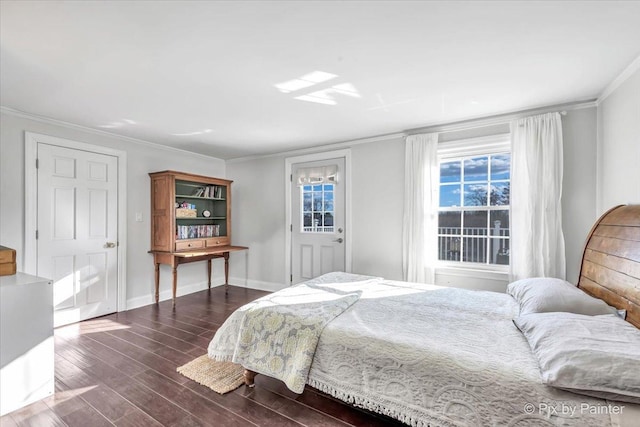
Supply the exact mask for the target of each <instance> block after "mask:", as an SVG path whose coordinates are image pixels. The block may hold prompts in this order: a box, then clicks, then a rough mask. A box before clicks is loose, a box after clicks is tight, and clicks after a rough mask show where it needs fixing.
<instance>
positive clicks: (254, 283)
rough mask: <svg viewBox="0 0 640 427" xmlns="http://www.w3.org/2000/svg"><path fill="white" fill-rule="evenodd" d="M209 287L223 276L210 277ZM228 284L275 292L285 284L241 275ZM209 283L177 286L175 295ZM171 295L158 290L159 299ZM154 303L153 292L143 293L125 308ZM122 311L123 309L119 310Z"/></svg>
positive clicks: (198, 289)
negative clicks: (246, 277)
mask: <svg viewBox="0 0 640 427" xmlns="http://www.w3.org/2000/svg"><path fill="white" fill-rule="evenodd" d="M211 283H212V285H211V287H212V288H214V287H216V286H222V285H223V284H224V277H223V276H219V277H217V276H214V277H212V278H211ZM229 284H230V285H232V286H238V287H241V288H249V289H257V290H260V291H268V292H275V291H279V290H280V289H284V288H286V287H287V285H284V284H282V283H275V282H263V281H261V280H253V279H245V278H241V277H229ZM208 287H209V285H208V284H207V282H199V283H194V284H193V285H186V286H178V289H177V290H176V296H178V297H181V296H183V295H189V294H192V293H194V292H200V291H204V290H205V289H207V288H208ZM172 297H173V295H172V293H171V289H165V290H162V291H160V301H166V300H169V299H171V298H172ZM154 303H155V299H154V297H153V294H149V295H143V296H141V297H136V298H131V299H128V300H127V307H126V308H125V310H133V309H134V308H139V307H144V306H145V305H151V304H154ZM121 311H124V310H121Z"/></svg>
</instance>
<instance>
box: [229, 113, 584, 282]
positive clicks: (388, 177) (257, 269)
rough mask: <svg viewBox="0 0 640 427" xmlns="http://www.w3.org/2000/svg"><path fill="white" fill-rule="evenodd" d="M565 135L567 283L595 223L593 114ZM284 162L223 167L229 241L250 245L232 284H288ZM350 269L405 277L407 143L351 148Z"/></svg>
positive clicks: (570, 117) (235, 266) (578, 116)
mask: <svg viewBox="0 0 640 427" xmlns="http://www.w3.org/2000/svg"><path fill="white" fill-rule="evenodd" d="M562 122H563V132H564V177H565V180H564V186H563V221H564V224H565V240H566V246H567V255H566V256H567V278H568V280H570V281H576V280H577V276H578V272H579V268H580V266H579V263H580V259H581V257H582V246H583V244H584V239H585V237H586V234H587V233H588V231H589V228H590V227H591V225H592V223H593V221H594V220H595V192H594V191H593V189H594V188H595V174H593V173H591V172H590V171H595V167H596V108H595V107H591V108H585V109H581V110H572V111H569V112H568V113H567V115H566V116H563V118H562ZM508 130H509V127H508V125H499V126H492V127H485V128H481V129H476V130H466V131H459V132H455V133H454V132H450V133H447V134H444V135H443V138H442V139H443V140H452V139H460V138H471V137H476V136H484V135H490V134H497V133H504V132H508ZM284 159H285V156H284V155H281V156H275V157H265V158H258V159H252V160H247V161H234V162H228V163H227V177H228V178H229V179H232V180H234V184H233V186H234V187H233V188H234V202H233V204H234V206H233V209H234V210H233V233H234V234H233V235H234V243H235V244H240V245H247V246H249V247H250V249H249V251H248V252H247V254H246V256H245V257H231V275H232V277H234V276H236V275H238V276H239V277H247V278H248V280H243V279H241V278H235V277H234V282H233V283H238V284H243V285H245V286H256V287H262V288H265V289H280V288H282V287H284V286H286V285H285V283H286V281H285V271H284V268H285V259H284V256H285V253H284V251H285V212H284V209H285V200H284V197H285V176H284V173H285V171H284ZM351 163H352V170H351V176H352V207H353V216H352V221H353V223H352V230H351V232H352V239H353V241H352V248H353V250H352V257H353V258H352V260H353V268H352V271H353V272H355V273H361V274H370V275H375V276H383V277H386V278H389V279H396V280H401V279H402V216H403V198H404V140H403V139H402V138H391V139H388V140H383V141H377V142H370V143H365V144H358V145H353V146H352V147H351ZM436 281H437V283H439V284H444V285H450V286H460V287H469V288H479V289H489V290H495V291H504V289H505V288H506V285H507V279H506V277H505V276H504V275H496V274H486V273H477V275H476V278H475V279H474V280H473V281H470V280H469V279H468V277H466V276H460V275H459V274H456V273H454V272H451V271H440V272H439V273H438V274H437V276H436Z"/></svg>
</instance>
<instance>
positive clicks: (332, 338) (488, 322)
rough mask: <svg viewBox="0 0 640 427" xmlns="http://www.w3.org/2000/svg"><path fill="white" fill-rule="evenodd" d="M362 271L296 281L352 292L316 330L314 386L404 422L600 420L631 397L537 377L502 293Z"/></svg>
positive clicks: (578, 422)
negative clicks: (610, 398) (561, 386)
mask: <svg viewBox="0 0 640 427" xmlns="http://www.w3.org/2000/svg"><path fill="white" fill-rule="evenodd" d="M366 279H367V277H366V276H356V275H351V274H347V273H330V274H327V275H324V276H321V277H319V278H317V279H314V280H311V281H309V282H306V283H307V284H309V285H312V286H314V285H318V284H322V283H338V282H345V283H341V284H340V285H332V286H336V287H338V288H339V289H340V290H342V291H343V292H347V293H354V292H360V293H361V295H360V299H359V300H358V301H357V302H356V303H355V304H353V305H351V306H350V307H349V308H347V309H346V310H345V311H344V312H343V313H342V314H341V315H339V316H338V317H336V318H335V319H334V320H332V321H331V322H330V323H328V324H327V325H326V327H324V330H323V331H322V334H321V336H320V339H319V341H318V343H317V348H316V351H315V356H314V358H313V362H312V365H311V368H310V371H309V375H308V379H307V383H308V384H309V385H311V386H312V387H314V388H317V389H319V390H321V391H324V392H326V393H328V394H331V395H333V396H335V397H337V398H339V399H341V400H344V401H346V402H349V403H352V404H354V405H356V406H360V407H363V408H366V409H369V410H371V411H374V412H378V413H381V414H385V415H389V416H391V417H393V418H396V419H398V420H401V421H403V422H405V423H407V424H410V425H413V426H428V425H430V426H544V425H552V426H594V427H595V426H598V427H600V426H609V425H612V423H611V420H612V416H611V413H612V412H617V411H622V412H624V411H625V409H626V408H621V405H625V406H627V407H628V406H631V405H629V404H617V403H616V402H607V401H604V400H599V399H595V398H590V397H587V396H581V395H577V394H573V393H569V392H565V391H562V390H558V389H554V388H551V387H547V386H545V385H543V384H542V382H541V379H540V373H539V370H538V367H537V364H536V361H535V359H534V357H533V355H532V353H531V351H530V349H529V346H528V344H527V342H526V340H525V338H524V337H523V336H522V334H521V333H520V331H519V330H518V329H517V328H516V327H515V326H514V325H513V323H512V321H511V319H512V318H513V317H514V316H515V315H516V314H517V310H518V309H517V305H516V303H515V301H514V300H513V299H512V298H511V297H510V296H509V295H506V294H499V293H494V292H482V291H468V290H463V289H456V288H441V287H436V286H429V285H422V284H413V283H406V282H395V281H387V280H381V279H380V280H373V278H369V279H371V280H366ZM363 280H365V282H363ZM349 282H351V283H349ZM212 343H213V342H212ZM210 352H211V348H210ZM632 410H633V409H632ZM623 415H624V414H623ZM616 416H618V415H616V414H614V417H613V419H615V418H616ZM614 424H615V423H614Z"/></svg>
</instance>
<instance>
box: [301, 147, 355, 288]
mask: <svg viewBox="0 0 640 427" xmlns="http://www.w3.org/2000/svg"><path fill="white" fill-rule="evenodd" d="M344 170H345V160H344V158H337V159H330V160H322V161H316V162H308V163H296V164H293V165H292V181H293V182H292V190H291V207H292V212H291V220H292V224H291V240H292V241H291V248H292V250H291V270H292V271H291V283H292V284H296V283H299V282H302V281H305V280H309V279H312V278H314V277H317V276H319V275H321V274H325V273H329V272H331V271H344V270H345V182H344V180H345V178H346V174H345V173H344Z"/></svg>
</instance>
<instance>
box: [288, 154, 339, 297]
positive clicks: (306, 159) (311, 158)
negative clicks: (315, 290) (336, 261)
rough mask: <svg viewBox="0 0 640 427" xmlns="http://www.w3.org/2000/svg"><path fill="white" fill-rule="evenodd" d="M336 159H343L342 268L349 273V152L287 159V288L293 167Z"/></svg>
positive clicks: (290, 273)
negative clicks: (343, 240) (343, 244)
mask: <svg viewBox="0 0 640 427" xmlns="http://www.w3.org/2000/svg"><path fill="white" fill-rule="evenodd" d="M338 157H343V158H344V165H345V166H344V167H345V169H346V171H344V174H345V181H346V185H345V188H344V199H345V203H344V210H345V211H344V223H345V224H344V226H345V229H346V230H345V233H344V238H345V247H344V258H345V259H344V266H345V268H344V269H345V271H346V272H347V273H350V272H351V248H352V244H351V235H352V234H351V150H350V149H348V148H347V149H344V150H335V151H324V152H321V153H313V154H305V155H302V156H295V157H287V158H285V159H284V178H285V189H286V191H285V197H284V200H285V227H284V229H285V245H284V247H285V250H284V254H285V258H284V264H285V265H284V269H285V272H284V273H285V274H284V283H287V284H288V285H287V286H291V284H292V283H291V275H292V274H293V272H292V271H291V257H292V255H293V253H292V250H293V248H292V243H291V238H292V230H291V228H292V223H291V195H292V194H291V192H292V189H293V182H292V181H293V169H292V168H293V165H294V164H296V163H306V162H315V161H319V160H329V159H335V158H338Z"/></svg>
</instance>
